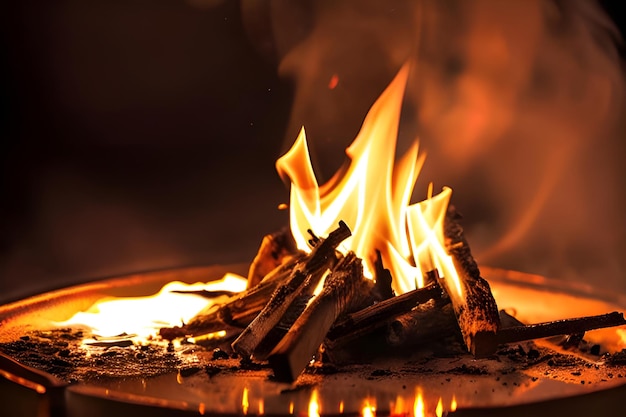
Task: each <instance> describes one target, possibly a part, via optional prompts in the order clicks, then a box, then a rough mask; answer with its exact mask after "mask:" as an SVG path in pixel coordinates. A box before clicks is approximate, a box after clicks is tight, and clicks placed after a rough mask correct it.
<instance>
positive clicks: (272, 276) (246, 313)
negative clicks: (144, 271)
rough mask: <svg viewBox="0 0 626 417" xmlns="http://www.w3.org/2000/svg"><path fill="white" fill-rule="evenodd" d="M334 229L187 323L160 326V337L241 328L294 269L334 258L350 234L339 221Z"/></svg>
mask: <svg viewBox="0 0 626 417" xmlns="http://www.w3.org/2000/svg"><path fill="white" fill-rule="evenodd" d="M342 225H343V226H342ZM335 232H336V233H335ZM335 232H333V233H335V235H333V233H331V234H330V235H329V236H328V238H327V239H325V240H322V239H319V240H320V242H318V243H319V245H318V246H320V248H319V249H318V248H317V247H316V248H314V249H313V250H312V251H311V253H309V254H304V253H300V252H298V253H296V254H295V255H293V256H288V257H286V258H285V259H284V261H283V263H282V264H281V265H279V266H277V267H276V268H274V269H273V270H272V271H271V272H269V273H268V274H267V275H266V276H265V277H264V278H263V280H261V282H260V283H259V284H257V285H256V286H254V287H252V288H249V289H246V290H245V291H243V292H241V293H239V294H236V295H234V296H233V297H231V298H229V299H228V300H226V301H225V302H223V303H220V304H213V305H210V306H209V307H207V308H206V309H204V310H202V311H200V312H199V313H198V314H197V315H196V316H195V317H193V318H192V319H191V320H190V321H189V323H187V324H183V325H182V326H175V327H169V328H162V329H160V331H159V334H160V335H161V337H163V338H164V339H168V340H173V339H176V338H178V337H185V336H196V335H201V334H206V333H211V332H215V331H218V330H221V329H222V328H223V327H225V326H231V327H240V328H242V329H243V328H245V327H246V326H248V325H249V324H250V323H251V322H252V320H254V318H255V317H256V316H258V314H259V313H260V312H261V310H263V308H264V307H265V306H266V305H267V302H268V301H269V299H270V297H271V296H272V294H273V293H274V291H276V288H277V287H278V286H279V285H280V284H281V283H284V282H285V281H287V280H288V279H289V278H290V276H291V275H292V274H293V273H294V271H295V270H301V269H303V268H307V265H308V268H312V267H314V266H315V265H317V264H323V263H325V262H328V261H329V260H331V258H332V257H334V251H335V248H336V247H337V245H339V243H341V242H342V241H343V240H345V238H346V237H347V236H349V235H350V229H349V228H348V227H347V226H346V225H345V223H343V222H341V223H340V227H339V228H338V229H337V230H336V231H335ZM318 266H319V265H318Z"/></svg>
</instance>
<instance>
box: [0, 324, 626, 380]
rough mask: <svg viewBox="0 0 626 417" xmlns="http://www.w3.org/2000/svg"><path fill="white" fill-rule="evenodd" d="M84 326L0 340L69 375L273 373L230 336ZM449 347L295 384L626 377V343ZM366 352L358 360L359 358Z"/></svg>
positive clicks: (361, 361) (330, 366) (328, 365)
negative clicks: (206, 340) (156, 335)
mask: <svg viewBox="0 0 626 417" xmlns="http://www.w3.org/2000/svg"><path fill="white" fill-rule="evenodd" d="M85 337H86V335H85V333H84V332H83V331H81V330H76V329H70V328H64V329H56V330H49V331H34V332H31V333H28V334H25V335H23V336H22V337H20V338H19V339H18V340H14V341H11V342H7V343H2V344H0V351H2V352H3V353H4V354H6V355H8V356H10V357H12V358H13V359H15V360H17V361H18V362H20V363H22V364H23V365H26V366H30V367H33V368H35V369H38V370H41V371H44V372H47V373H49V374H51V375H54V376H55V377H57V378H59V379H61V380H64V381H66V382H70V383H72V382H85V383H94V382H98V381H101V382H106V381H114V380H124V379H133V378H150V377H156V376H159V375H164V374H172V373H177V374H178V375H179V376H180V378H182V379H183V380H184V379H186V378H190V377H197V376H198V375H202V377H203V378H209V379H211V378H214V377H217V376H224V375H229V376H232V375H237V376H241V377H254V378H263V379H266V380H268V381H272V380H273V375H272V370H271V368H270V367H269V366H268V365H267V363H266V362H254V361H250V360H244V359H241V358H239V357H238V356H237V355H236V353H234V352H233V351H232V349H231V348H230V345H229V343H230V341H222V342H221V343H220V342H213V343H211V344H205V345H199V344H193V343H189V342H186V343H183V344H182V345H180V346H178V347H176V348H174V346H173V345H171V344H164V343H163V341H160V340H154V341H148V342H147V343H146V344H141V345H139V344H136V343H133V342H131V341H130V340H129V339H125V338H123V337H120V338H117V339H116V340H115V341H107V342H101V343H95V344H94V345H91V346H88V347H85V345H84V344H83V340H84V339H85ZM449 342H450V343H448V344H447V345H446V348H445V349H442V345H440V344H433V345H432V346H424V347H421V348H419V349H417V350H412V351H410V352H409V351H405V352H400V354H398V352H393V353H392V352H387V353H388V354H385V353H384V352H380V351H376V352H373V353H375V354H373V355H372V356H371V357H369V358H368V357H367V355H364V354H363V353H362V352H361V354H360V355H355V360H354V361H352V362H350V361H346V362H343V363H333V362H331V361H330V360H329V359H328V357H327V356H326V355H325V354H324V352H322V351H320V352H319V353H318V355H317V358H316V360H315V361H312V363H311V364H310V365H309V366H308V367H307V368H306V370H305V371H304V372H303V374H302V375H301V376H300V377H299V378H298V380H297V381H296V382H295V383H294V384H292V385H291V388H289V389H296V390H297V389H300V388H307V387H310V386H312V385H315V384H319V383H321V382H322V381H323V380H325V379H333V378H345V377H346V376H347V377H350V378H356V379H362V380H373V381H379V380H400V379H404V378H410V377H414V376H416V375H419V376H420V378H426V379H435V380H437V381H438V383H440V384H441V385H444V384H446V383H449V382H450V381H451V380H452V379H455V380H458V378H459V377H461V378H465V379H467V380H468V381H470V382H472V381H474V380H476V379H485V378H488V379H490V380H491V381H492V383H493V384H495V385H503V386H506V385H509V384H511V385H513V386H515V385H516V384H517V382H516V381H518V380H522V379H523V380H525V381H527V380H529V379H530V381H536V380H539V379H543V380H545V379H552V380H558V381H562V382H567V383H578V384H583V385H584V384H597V383H602V382H606V381H610V380H612V379H618V378H624V376H626V350H625V351H621V352H617V353H614V354H608V353H604V354H600V351H599V350H598V349H597V346H593V345H589V344H587V343H585V342H584V341H583V342H582V343H581V344H580V345H578V346H577V347H575V348H571V347H568V348H567V349H564V348H563V347H562V346H561V345H562V344H563V340H562V339H559V338H552V339H546V340H538V341H530V342H524V343H519V344H515V345H504V346H501V347H500V349H499V350H498V351H497V352H496V354H494V355H492V356H491V357H488V358H484V359H475V358H474V357H473V356H471V355H469V354H468V353H466V352H464V350H463V348H462V345H461V344H459V343H456V341H455V340H450V341H449ZM357 358H358V360H356V359H357Z"/></svg>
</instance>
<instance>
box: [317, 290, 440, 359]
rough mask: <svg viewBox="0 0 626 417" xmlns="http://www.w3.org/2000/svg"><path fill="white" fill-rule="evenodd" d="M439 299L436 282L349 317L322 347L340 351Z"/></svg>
mask: <svg viewBox="0 0 626 417" xmlns="http://www.w3.org/2000/svg"><path fill="white" fill-rule="evenodd" d="M442 296H443V294H442V290H441V287H440V286H439V284H438V283H436V282H435V283H432V284H430V285H428V286H426V287H423V288H418V289H415V290H412V291H409V292H406V293H404V294H401V295H398V296H396V297H391V298H388V299H386V300H384V301H381V302H379V303H376V304H374V305H371V306H369V307H366V308H364V309H362V310H359V311H356V312H354V313H351V314H348V315H347V317H346V318H345V319H343V320H341V321H339V322H338V323H337V324H335V325H334V326H333V328H332V329H331V330H330V331H329V332H328V335H327V337H326V342H325V344H326V345H327V347H328V348H329V349H337V348H340V347H342V346H344V345H346V344H347V343H349V342H350V341H352V340H355V339H357V338H359V337H361V336H363V335H365V334H369V333H372V332H373V331H375V330H376V329H380V328H382V327H384V326H386V325H387V324H388V322H389V321H390V320H392V319H393V318H394V317H397V316H399V315H401V314H403V313H406V312H408V311H410V310H411V309H412V308H413V307H415V306H416V305H419V304H423V303H426V302H428V301H429V300H440V299H441V298H442Z"/></svg>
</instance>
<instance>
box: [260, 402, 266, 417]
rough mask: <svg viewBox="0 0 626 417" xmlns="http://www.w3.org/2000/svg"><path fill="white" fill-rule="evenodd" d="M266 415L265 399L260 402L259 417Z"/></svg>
mask: <svg viewBox="0 0 626 417" xmlns="http://www.w3.org/2000/svg"><path fill="white" fill-rule="evenodd" d="M263 414H265V403H263V399H260V400H259V415H263Z"/></svg>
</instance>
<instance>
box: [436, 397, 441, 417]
mask: <svg viewBox="0 0 626 417" xmlns="http://www.w3.org/2000/svg"><path fill="white" fill-rule="evenodd" d="M435 415H436V416H437V417H442V416H443V398H441V397H439V401H437V408H435Z"/></svg>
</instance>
